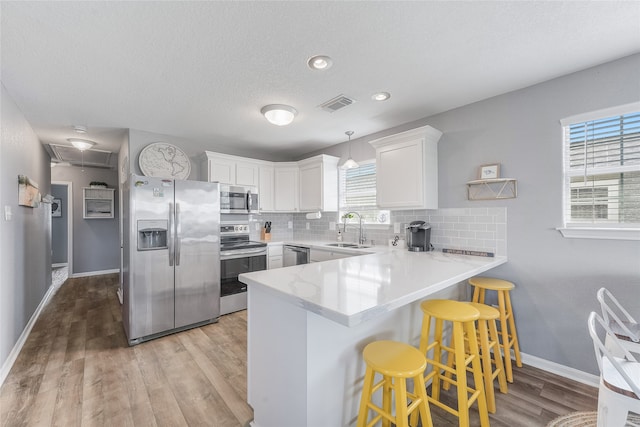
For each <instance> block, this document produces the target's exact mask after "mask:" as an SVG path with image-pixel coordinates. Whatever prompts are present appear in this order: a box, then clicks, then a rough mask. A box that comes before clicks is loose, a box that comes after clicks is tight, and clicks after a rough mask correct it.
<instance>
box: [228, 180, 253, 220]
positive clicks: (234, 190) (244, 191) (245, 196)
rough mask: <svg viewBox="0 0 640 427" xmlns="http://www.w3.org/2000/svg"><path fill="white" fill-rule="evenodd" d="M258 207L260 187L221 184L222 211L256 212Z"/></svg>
mask: <svg viewBox="0 0 640 427" xmlns="http://www.w3.org/2000/svg"><path fill="white" fill-rule="evenodd" d="M258 208H259V204H258V189H257V188H256V187H252V186H241V185H227V184H221V185H220V213H231V214H233V213H237V214H247V213H256V212H258Z"/></svg>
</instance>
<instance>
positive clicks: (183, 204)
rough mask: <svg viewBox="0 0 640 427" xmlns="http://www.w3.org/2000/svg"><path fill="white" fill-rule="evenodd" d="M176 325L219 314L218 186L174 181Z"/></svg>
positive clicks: (202, 319)
mask: <svg viewBox="0 0 640 427" xmlns="http://www.w3.org/2000/svg"><path fill="white" fill-rule="evenodd" d="M175 187H176V205H175V209H176V211H175V218H176V221H175V224H176V241H175V245H176V249H175V253H176V268H175V277H176V282H175V310H176V311H175V327H176V328H180V327H183V326H187V325H192V324H194V323H199V322H203V321H206V320H210V319H215V318H217V317H219V316H220V189H219V184H217V183H205V182H199V181H175Z"/></svg>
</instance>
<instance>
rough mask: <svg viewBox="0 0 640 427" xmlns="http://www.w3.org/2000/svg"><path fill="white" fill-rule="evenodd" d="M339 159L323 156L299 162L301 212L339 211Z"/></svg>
mask: <svg viewBox="0 0 640 427" xmlns="http://www.w3.org/2000/svg"><path fill="white" fill-rule="evenodd" d="M339 160H340V159H339V158H338V157H332V156H327V155H324V154H321V155H319V156H314V157H311V158H308V159H305V160H300V161H299V162H298V167H299V168H300V196H299V200H300V211H302V212H311V211H337V210H338V161H339Z"/></svg>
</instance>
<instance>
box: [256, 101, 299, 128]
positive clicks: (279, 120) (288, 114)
mask: <svg viewBox="0 0 640 427" xmlns="http://www.w3.org/2000/svg"><path fill="white" fill-rule="evenodd" d="M260 112H261V113H262V115H264V117H265V118H266V119H267V120H268V121H269V123H272V124H274V125H276V126H286V125H288V124H289V123H291V122H292V121H293V118H294V117H295V116H296V115H297V114H298V110H296V109H295V108H293V107H291V106H289V105H284V104H270V105H265V106H264V107H262V108H261V109H260Z"/></svg>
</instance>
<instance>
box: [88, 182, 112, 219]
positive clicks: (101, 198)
mask: <svg viewBox="0 0 640 427" xmlns="http://www.w3.org/2000/svg"><path fill="white" fill-rule="evenodd" d="M113 194H114V189H113V188H83V189H82V202H83V213H82V217H83V218H84V219H97V218H113V208H114V206H113V205H114V203H113V199H114V197H113Z"/></svg>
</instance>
